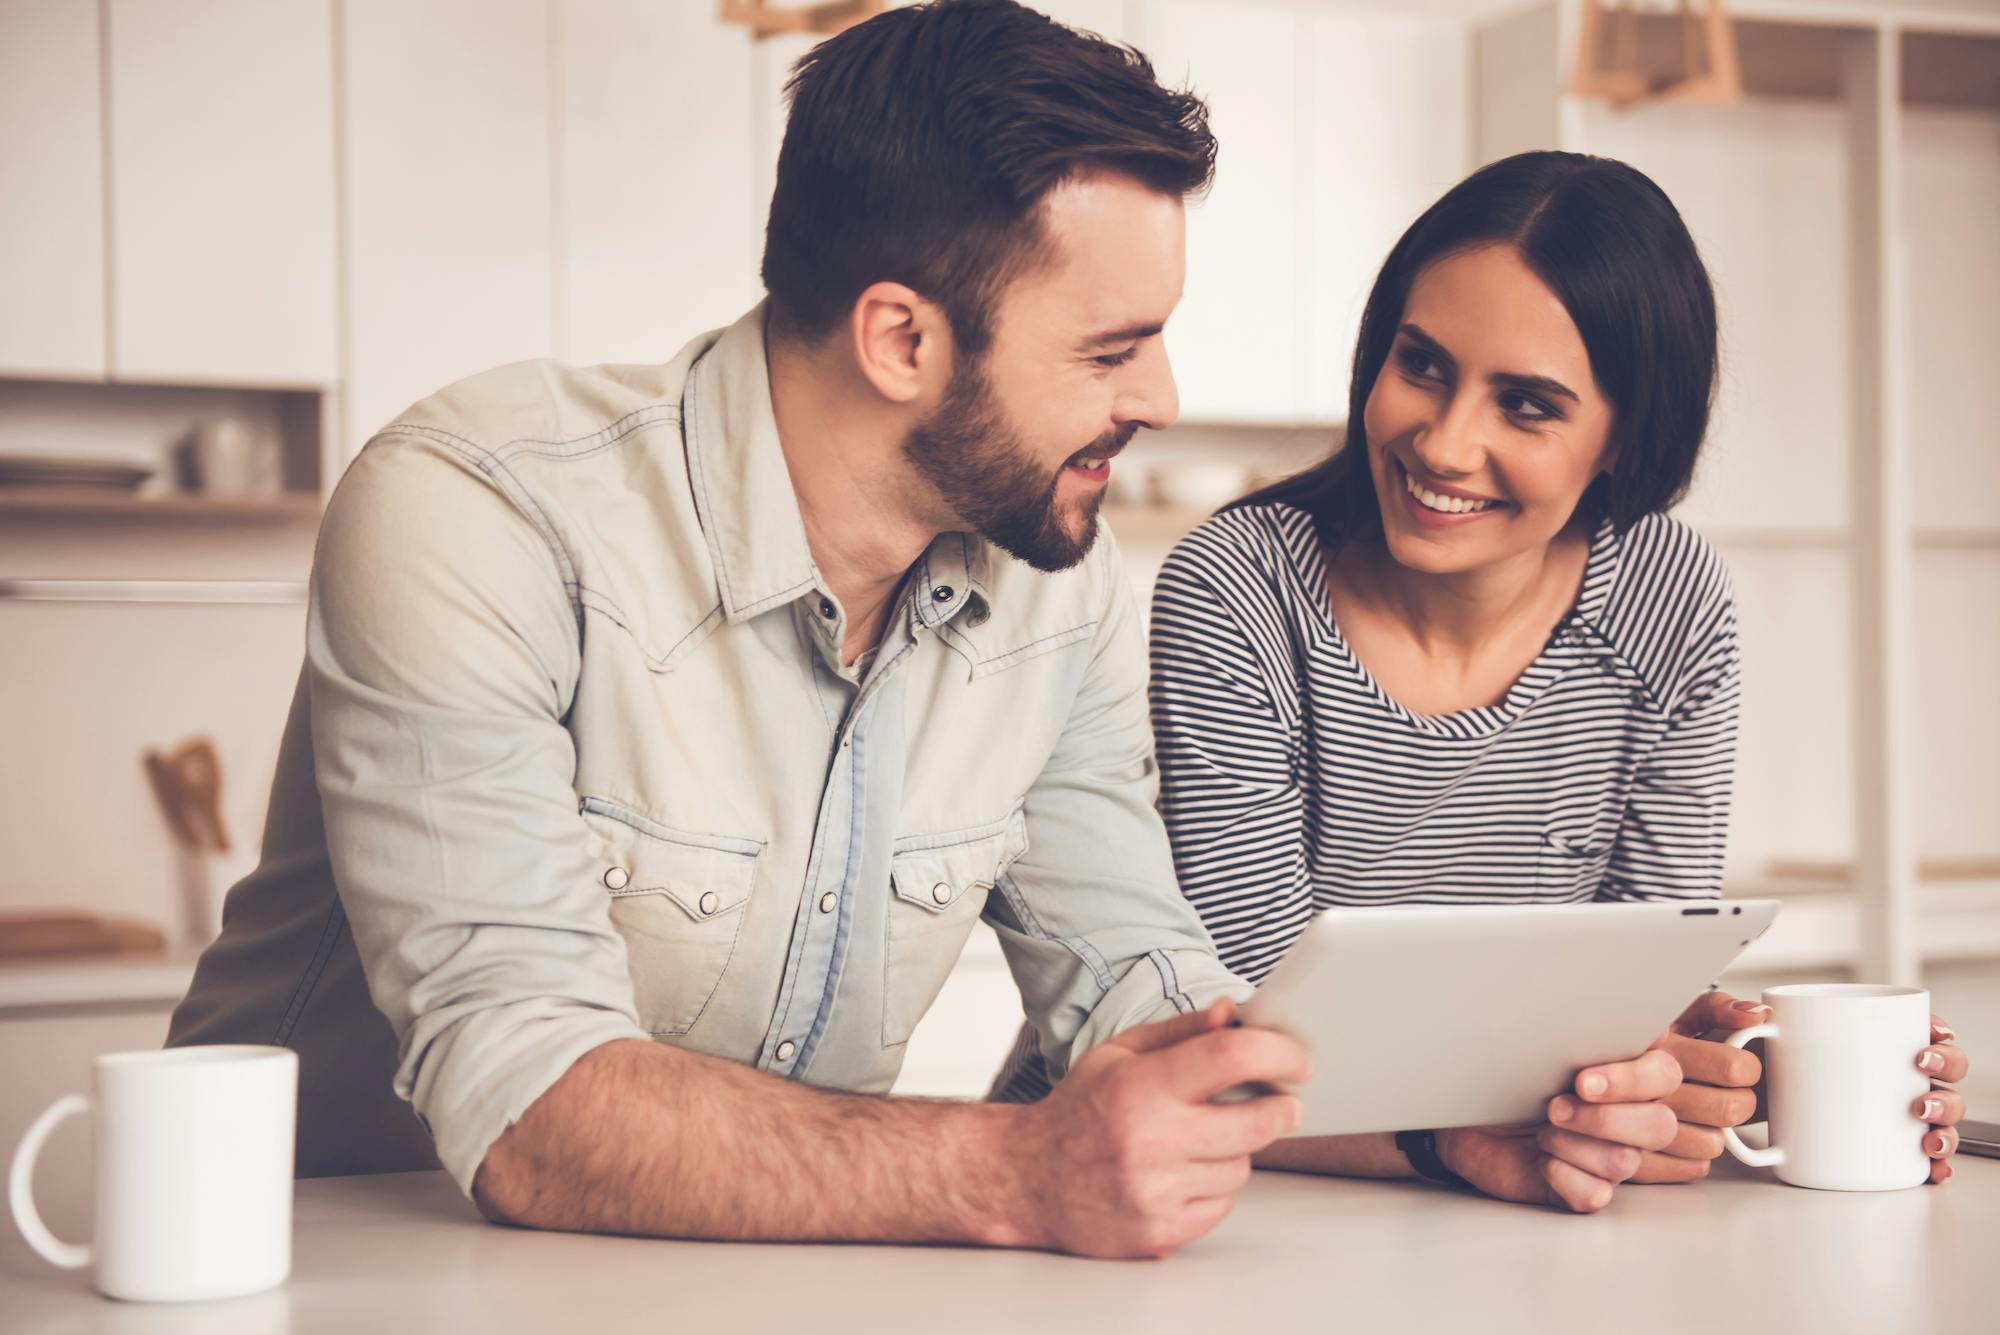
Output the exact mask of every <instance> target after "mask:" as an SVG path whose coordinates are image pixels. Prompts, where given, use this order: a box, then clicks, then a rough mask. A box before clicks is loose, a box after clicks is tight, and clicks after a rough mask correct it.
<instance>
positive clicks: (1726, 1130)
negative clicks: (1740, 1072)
mask: <svg viewBox="0 0 2000 1335" xmlns="http://www.w3.org/2000/svg"><path fill="white" fill-rule="evenodd" d="M1777 1036H1778V1026H1777V1025H1775V1024H1759V1025H1752V1026H1751V1027H1750V1028H1748V1029H1738V1030H1737V1031H1736V1032H1735V1033H1733V1034H1731V1035H1730V1036H1729V1037H1728V1038H1725V1039H1723V1040H1722V1041H1723V1042H1725V1043H1727V1044H1728V1045H1729V1046H1730V1047H1732V1048H1740V1047H1742V1046H1743V1045H1744V1044H1745V1043H1748V1042H1750V1041H1751V1040H1752V1039H1757V1038H1776V1037H1777ZM1722 1143H1723V1144H1725V1145H1727V1146H1729V1152H1730V1153H1731V1154H1733V1155H1735V1156H1736V1157H1737V1158H1739V1159H1741V1160H1742V1161H1743V1162H1744V1163H1747V1164H1749V1165H1750V1166H1751V1167H1752V1168H1775V1167H1776V1166H1777V1165H1779V1164H1781V1163H1783V1162H1784V1161H1785V1152H1784V1151H1783V1150H1781V1149H1779V1148H1778V1147H1777V1146H1776V1145H1773V1146H1771V1148H1769V1149H1767V1150H1760V1149H1756V1148H1753V1147H1752V1146H1749V1145H1745V1144H1744V1143H1743V1137H1741V1136H1739V1135H1737V1134H1736V1128H1735V1127H1733V1126H1725V1127H1723V1128H1722Z"/></svg>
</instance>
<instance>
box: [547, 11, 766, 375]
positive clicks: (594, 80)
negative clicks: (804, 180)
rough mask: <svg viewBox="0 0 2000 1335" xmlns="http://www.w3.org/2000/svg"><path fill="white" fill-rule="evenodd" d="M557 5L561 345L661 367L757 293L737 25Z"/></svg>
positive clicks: (755, 201)
mask: <svg viewBox="0 0 2000 1335" xmlns="http://www.w3.org/2000/svg"><path fill="white" fill-rule="evenodd" d="M555 13H556V42H557V46H558V68H559V70H560V71H561V75H560V78H561V86H560V88H559V90H558V101H557V113H558V114H557V126H558V131H557V132H558V140H557V149H558V151H557V160H558V163H559V166H558V168H557V179H556V197H557V199H558V200H559V201H560V216H559V220H558V225H557V237H556V246H557V249H556V263H557V266H558V272H559V275H560V280H559V283H558V287H559V289H560V293H561V295H560V298H559V304H558V306H557V310H556V325H557V330H558V335H559V337H558V340H557V343H558V349H559V353H560V355H561V356H562V357H563V358H564V359H565V360H567V361H572V362H578V363H594V362H606V361H664V360H666V359H667V358H668V357H671V356H672V355H673V353H674V352H675V350H676V349H678V348H679V347H680V346H681V345H682V344H683V343H685V342H686V341H687V340H688V339H689V338H691V337H693V336H694V335H695V334H697V333H699V332H701V331H702V330H704V329H713V328H716V327H718V326H720V325H725V324H728V323H729V322H730V321H732V320H734V319H735V318H736V317H737V316H738V315H740V314H742V313H743V312H744V311H745V310H747V309H748V308H749V307H750V306H752V305H754V304H755V303H756V302H757V301H758V300H759V299H760V298H761V297H762V296H763V290H764V289H763V284H762V283H761V282H759V280H758V277H757V272H758V262H759V260H760V259H761V257H762V254H763V238H764V216H765V209H766V205H767V203H768V201H767V200H766V199H764V198H761V197H759V196H758V194H757V184H756V182H757V179H758V173H757V161H758V152H757V147H756V144H755V134H756V117H755V115H754V99H755V96H756V94H755V89H754V84H753V81H752V68H751V37H750V32H749V30H748V29H747V28H742V27H736V26H725V25H723V24H720V23H717V22H716V19H715V13H714V10H713V9H712V8H710V7H705V6H700V5H661V4H657V3H654V2H653V0H559V3H558V4H557V5H556V11H555Z"/></svg>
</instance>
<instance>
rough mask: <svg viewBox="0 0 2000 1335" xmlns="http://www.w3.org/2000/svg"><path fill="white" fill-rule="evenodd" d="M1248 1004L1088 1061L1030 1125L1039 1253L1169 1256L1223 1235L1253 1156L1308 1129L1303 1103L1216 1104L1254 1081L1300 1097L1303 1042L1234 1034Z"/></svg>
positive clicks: (1123, 1040) (1026, 1158) (1122, 1041)
mask: <svg viewBox="0 0 2000 1335" xmlns="http://www.w3.org/2000/svg"><path fill="white" fill-rule="evenodd" d="M1235 1013H1236V1007H1235V1003H1233V1002H1229V1001H1219V1002H1217V1003H1216V1004H1214V1005H1213V1006H1210V1007H1209V1008H1208V1009H1207V1010H1205V1011H1195V1012H1191V1013H1189V1014H1187V1015H1178V1016H1175V1017H1174V1018H1173V1019H1171V1020H1163V1021H1160V1022H1159V1023H1157V1024H1150V1025H1142V1026H1140V1027H1138V1028H1136V1029H1129V1030H1127V1031H1126V1032H1124V1033H1122V1034H1120V1035H1119V1036H1118V1037H1116V1038H1114V1039H1111V1040H1109V1041H1108V1042H1105V1043H1100V1044H1099V1045H1097V1046H1096V1047H1094V1048H1092V1049H1090V1051H1088V1052H1086V1053H1084V1054H1083V1056H1081V1057H1079V1058H1078V1059H1077V1061H1076V1063H1075V1065H1073V1066H1071V1067H1070V1070H1069V1074H1068V1075H1066V1076H1065V1077H1064V1078H1063V1080H1062V1082H1061V1083H1060V1084H1058V1085H1057V1086H1056V1088H1055V1091H1054V1092H1053V1093H1051V1094H1050V1095H1049V1097H1048V1098H1047V1099H1045V1100H1043V1101H1042V1102H1041V1103H1038V1104H1035V1105H1032V1106H1031V1107H1030V1108H1028V1109H1024V1110H1023V1111H1024V1112H1025V1113H1027V1114H1029V1127H1030V1131H1029V1134H1028V1135H1027V1136H1026V1137H1025V1141H1026V1143H1024V1144H1023V1145H1022V1146H1021V1147H1020V1148H1021V1150H1022V1155H1021V1161H1022V1163H1023V1165H1024V1171H1026V1172H1027V1173H1028V1174H1030V1183H1029V1186H1030V1187H1031V1189H1032V1191H1033V1194H1034V1199H1035V1201H1036V1202H1038V1204H1039V1207H1040V1209H1039V1213H1040V1216H1041V1226H1040V1228H1039V1230H1038V1231H1037V1233H1036V1234H1035V1235H1033V1236H1030V1237H1028V1238H1025V1239H1023V1241H1024V1242H1025V1243H1026V1244H1027V1245H1030V1246H1041V1247H1050V1248H1056V1249H1060V1250H1062V1251H1066V1252H1076V1253H1080V1254H1082V1255H1086V1256H1112V1257H1126V1256H1165V1255H1167V1254H1168V1253H1170V1252H1172V1251H1174V1250H1175V1249H1176V1248H1178V1247H1179V1246H1181V1245H1182V1244H1183V1243H1186V1242H1190V1241H1192V1240H1193V1239H1195V1238H1198V1237H1200V1236H1201V1235H1202V1234H1204V1233H1206V1232H1208V1230H1210V1229H1211V1228H1214V1227H1215V1225H1216V1224H1217V1223H1219V1222H1221V1220H1222V1218H1223V1216H1224V1215H1226V1214H1228V1213H1229V1207H1230V1204H1231V1202H1232V1200H1233V1199H1234V1196H1235V1193H1236V1190H1237V1188H1239V1187H1241V1186H1242V1185H1243V1184H1244V1182H1246V1181H1248V1180H1249V1177H1250V1156H1251V1155H1252V1154H1254V1153H1256V1152H1257V1151H1258V1150H1261V1149H1263V1148H1264V1147H1265V1146H1266V1145H1269V1144H1270V1143H1271V1142H1272V1141H1273V1140H1276V1139H1278V1138H1279V1137H1280V1136H1284V1135H1289V1134H1290V1133H1291V1132H1293V1131H1295V1130H1297V1129H1298V1125H1299V1119H1300V1117H1301V1116H1302V1115H1303V1109H1302V1107H1301V1105H1300V1103H1299V1101H1298V1100H1297V1099H1296V1098H1294V1097H1292V1096H1291V1095H1289V1094H1268V1095H1262V1096H1259V1097H1255V1098H1250V1099H1246V1100H1244V1101H1242V1102H1239V1103H1211V1102H1210V1100H1211V1099H1213V1098H1214V1097H1215V1096H1216V1095H1217V1094H1220V1093H1222V1092H1223V1091H1224V1090H1226V1089H1229V1088H1231V1087H1232V1086H1235V1085H1239V1084H1243V1083H1245V1082H1249V1081H1262V1082H1267V1083H1276V1084H1300V1083H1303V1082H1304V1081H1305V1080H1306V1079H1307V1078H1308V1077H1309V1076H1310V1075H1311V1073H1312V1070H1311V1061H1310V1059H1309V1058H1308V1056H1307V1054H1306V1049H1305V1046H1304V1045H1303V1044H1301V1043H1300V1042H1299V1041H1298V1040H1297V1039H1295V1038H1291V1037H1288V1036H1286V1035H1284V1034H1280V1033H1278V1032H1276V1031H1275V1030H1270V1029H1253V1028H1241V1027H1232V1026H1231V1025H1230V1020H1231V1019H1233V1018H1234V1016H1235Z"/></svg>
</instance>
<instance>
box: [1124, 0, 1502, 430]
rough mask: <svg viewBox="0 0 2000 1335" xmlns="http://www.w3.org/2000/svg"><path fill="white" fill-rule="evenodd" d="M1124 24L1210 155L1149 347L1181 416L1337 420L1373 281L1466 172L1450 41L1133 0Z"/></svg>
mask: <svg viewBox="0 0 2000 1335" xmlns="http://www.w3.org/2000/svg"><path fill="white" fill-rule="evenodd" d="M1137 27H1138V37H1139V41H1140V45H1141V47H1142V48H1143V49H1144V50H1145V51H1146V52H1147V53H1148V54H1149V55H1150V56H1151V57H1152V61H1153V66H1154V69H1155V70H1156V72H1157V73H1158V75H1159V77H1160V80H1161V82H1163V83H1165V84H1168V85H1169V86H1175V85H1180V84H1190V85H1192V87H1193V88H1194V91H1195V92H1197V93H1199V94H1200V95H1201V96H1202V97H1204V98H1205V99H1206V100H1207V102H1208V106H1209V124H1210V126H1211V127H1212V128H1213V130H1214V131H1215V136H1216V140H1217V144H1218V150H1219V160H1218V164H1217V170H1216V179H1215V186H1214V188H1213V190H1212V191H1211V193H1210V195H1209V197H1208V198H1207V199H1206V200H1204V201H1202V202H1200V203H1198V204H1196V205H1194V206H1193V207H1191V208H1190V209H1189V211H1188V278H1187V293H1186V296H1185V297H1184V298H1183V300H1182V303H1181V308H1180V310H1179V312H1178V313H1177V314H1176V315H1175V317H1174V320H1173V323H1172V325H1171V326H1170V327H1169V331H1168V336H1167V346H1168V348H1169V350H1170V351H1171V353H1172V355H1173V362H1174V370H1175V374H1176V375H1177V376H1178V378H1179V381H1180V386H1181V415H1182V417H1183V418H1184V419H1186V420H1188V421H1194V422H1203V421H1206V422H1243V423H1270V424H1290V423H1326V422H1337V421H1340V420H1341V419H1342V418H1344V417H1345V416H1346V406H1347V402H1346V400H1347V362H1348V359H1349V358H1350V356H1351V355H1352V353H1353V348H1354V332H1355V327H1356V325H1357V323H1358V321H1359V318H1360V313H1361V306H1362V303H1363V300H1364V299H1365V297H1366V295H1367V289H1368V286H1369V284H1370V283H1371V282H1372V280H1373V278H1374V275H1375V272H1376V270H1377V269H1378V268H1379V267H1380V265H1381V263H1382V260H1383V258H1384V257H1385V256H1386V255H1387V254H1388V251H1389V247H1390V246H1391V245H1392V244H1394V242H1395V240H1396V237H1397V236H1398V235H1400V234H1401V232H1402V230H1403V228H1404V227H1406V226H1407V225H1408V224H1409V223H1410V221H1411V220H1413V219H1414V218H1415V217H1416V216H1417V215H1418V214H1419V213H1420V212H1422V211H1423V210H1424V209H1425V208H1426V207H1428V206H1429V205H1430V203H1431V202H1432V201H1433V200H1434V199H1436V197H1437V196H1438V195H1440V194H1442V193H1443V192H1444V191H1445V190H1446V189H1448V188H1449V187H1450V186H1451V185H1452V184H1453V183H1454V182H1455V181H1457V180H1458V179H1459V178H1460V177H1461V176H1462V175H1463V174H1464V173H1465V171H1466V169H1467V167H1468V166H1469V157H1470V154H1469V133H1468V126H1467V121H1468V117H1467V111H1466V109H1467V103H1468V98H1469V95H1470V93H1469V88H1468V71H1467V49H1466V42H1465V38H1464V35H1463V29H1462V28H1461V27H1460V26H1459V25H1458V24H1456V23H1454V22H1451V21H1449V20H1446V19H1441V18H1437V17H1431V16H1425V15H1421V14H1419V15H1405V14H1399V13H1394V12H1386V11H1384V12H1370V11H1359V10H1342V11H1336V12H1315V11H1312V10H1309V9H1305V8H1302V7H1299V6H1294V5H1279V4H1261V5H1260V4H1243V3H1227V4H1224V3H1217V2H1216V0H1151V2H1150V3H1146V4H1144V5H1143V6H1141V8H1140V10H1139V18H1138V23H1137Z"/></svg>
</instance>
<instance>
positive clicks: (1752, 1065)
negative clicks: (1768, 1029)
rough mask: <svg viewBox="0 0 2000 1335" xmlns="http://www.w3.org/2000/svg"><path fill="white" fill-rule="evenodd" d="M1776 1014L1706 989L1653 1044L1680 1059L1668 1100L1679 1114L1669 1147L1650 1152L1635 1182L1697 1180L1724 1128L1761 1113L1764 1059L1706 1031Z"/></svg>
mask: <svg viewBox="0 0 2000 1335" xmlns="http://www.w3.org/2000/svg"><path fill="white" fill-rule="evenodd" d="M1770 1017H1771V1008H1770V1007H1769V1006H1766V1005H1764V1004H1763V1003H1762V1002H1758V1001H1738V1000H1737V999H1736V998H1734V997H1732V996H1730V995H1729V994H1728V993H1727V992H1705V993H1703V994H1702V995H1701V996H1698V997H1696V998H1695V999H1694V1004H1693V1005H1691V1006H1689V1007H1688V1008H1687V1009H1686V1010H1684V1011H1682V1012H1681V1017H1680V1018H1679V1019H1678V1020H1675V1021H1674V1023H1673V1026H1672V1027H1671V1028H1669V1029H1668V1030H1667V1032H1666V1033H1665V1034H1662V1035H1661V1036H1660V1038H1659V1041H1658V1042H1656V1043H1654V1044H1653V1047H1654V1048H1655V1049H1656V1050H1658V1051H1662V1052H1665V1053H1667V1054H1668V1055H1669V1056H1671V1057H1672V1058H1673V1059H1674V1060H1675V1061H1677V1062H1679V1063H1680V1067H1681V1073H1682V1076H1683V1080H1682V1083H1681V1087H1680V1088H1679V1089H1678V1090H1676V1091H1674V1093H1673V1094H1672V1095H1670V1096H1669V1097H1668V1099H1667V1101H1666V1103H1667V1106H1668V1107H1669V1108H1671V1109H1673V1112H1674V1116H1675V1117H1676V1118H1678V1119H1679V1122H1680V1125H1679V1128H1678V1129H1677V1130H1676V1131H1675V1133H1674V1138H1673V1140H1672V1142H1670V1143H1669V1144H1668V1145H1667V1146H1666V1147H1665V1148H1664V1149H1662V1150H1658V1151H1651V1152H1648V1153H1647V1155H1646V1156H1645V1158H1644V1160H1643V1161H1642V1162H1641V1163H1640V1165H1639V1171H1638V1172H1636V1173H1634V1174H1633V1175H1632V1180H1633V1181H1634V1182H1692V1181H1694V1180H1696V1179H1697V1178H1703V1177H1707V1176H1708V1169H1709V1165H1710V1164H1711V1163H1713V1162H1714V1161H1715V1160H1716V1159H1717V1158H1718V1157H1720V1156H1721V1154H1722V1151H1723V1144H1722V1128H1723V1127H1725V1126H1741V1125H1743V1123H1745V1122H1748V1121H1750V1120H1752V1119H1753V1118H1754V1117H1755V1116H1756V1113H1757V1082H1758V1081H1759V1080H1761V1079H1762V1078H1763V1075H1764V1064H1763V1063H1762V1062H1760V1061H1758V1060H1757V1058H1756V1056H1755V1055H1753V1054H1751V1053H1749V1052H1746V1051H1744V1050H1743V1049H1742V1048H1732V1047H1730V1046H1729V1045H1728V1044H1727V1043H1714V1042H1710V1041H1709V1040H1708V1039H1706V1038H1705V1037H1703V1035H1706V1034H1709V1033H1712V1032H1714V1031H1716V1030H1719V1029H1748V1028H1749V1027H1750V1026H1751V1025H1756V1024H1762V1023H1764V1021H1766V1020H1768V1019H1769V1018H1770Z"/></svg>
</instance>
